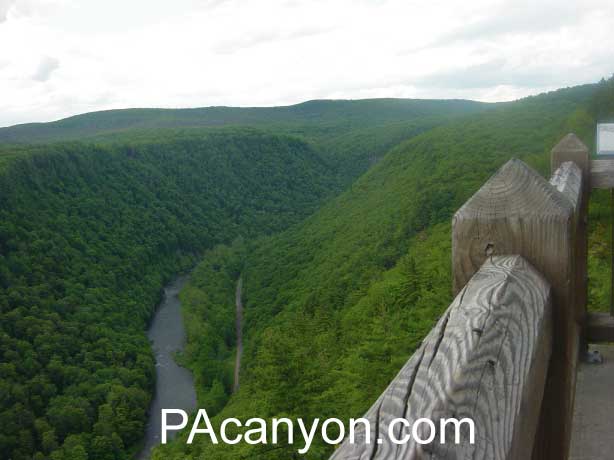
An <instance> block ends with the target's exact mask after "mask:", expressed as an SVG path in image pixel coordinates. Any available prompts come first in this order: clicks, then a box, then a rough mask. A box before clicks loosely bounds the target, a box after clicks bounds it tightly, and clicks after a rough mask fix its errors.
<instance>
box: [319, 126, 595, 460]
mask: <svg viewBox="0 0 614 460" xmlns="http://www.w3.org/2000/svg"><path fill="white" fill-rule="evenodd" d="M589 168H590V164H589V155H588V149H587V148H586V146H584V144H582V142H580V140H579V139H578V138H577V137H575V136H574V135H572V134H570V135H568V136H566V137H565V138H564V139H563V140H562V141H561V142H560V143H559V144H558V145H557V146H556V147H555V148H554V149H553V150H552V169H553V174H552V178H551V179H550V181H547V180H545V179H544V178H543V177H542V176H540V175H539V174H538V173H537V172H535V171H534V170H532V169H531V168H530V167H529V166H527V165H526V164H524V163H523V162H521V161H519V160H510V161H509V162H507V163H506V164H505V165H504V166H503V167H502V168H501V169H500V170H499V171H498V172H497V173H496V174H495V175H493V176H492V177H491V178H490V179H489V180H488V181H487V182H486V184H484V186H483V187H482V188H481V189H480V190H479V191H478V192H477V193H476V194H475V195H474V196H473V197H471V198H470V199H469V200H468V201H467V203H465V204H464V205H463V206H462V207H461V209H459V210H458V212H457V213H456V214H455V216H454V219H453V226H452V266H453V284H454V285H453V289H454V293H455V294H456V298H455V300H454V301H453V303H452V304H451V305H450V307H449V308H448V310H447V311H446V312H445V314H444V315H443V316H442V318H441V319H440V320H439V322H438V323H437V325H436V326H435V328H434V329H433V330H432V331H431V332H430V333H429V334H428V336H427V337H426V338H425V340H424V341H423V343H422V345H421V346H420V348H419V349H418V350H417V351H416V352H415V353H414V355H413V356H412V357H411V358H410V359H409V361H408V362H407V363H406V364H405V366H404V367H403V369H401V371H400V372H399V374H398V375H397V376H396V377H395V379H394V380H393V381H392V382H391V383H390V385H389V386H388V388H387V389H386V390H385V391H384V393H383V394H382V395H381V396H380V397H379V399H378V400H377V401H376V402H375V404H374V405H373V406H372V407H371V409H370V410H369V411H368V412H367V414H366V415H365V416H364V418H366V419H368V420H369V422H370V432H369V433H367V432H366V431H365V429H363V430H362V431H359V430H357V431H356V433H355V439H354V442H353V443H352V442H350V441H349V440H348V439H346V440H345V442H344V443H343V444H342V445H341V446H340V447H339V449H337V450H336V451H335V453H334V454H333V456H332V457H331V460H332V459H334V460H341V459H365V460H366V459H369V460H373V459H386V460H389V459H463V460H465V459H484V460H508V459H517V460H525V459H530V458H533V459H548V460H565V459H567V457H568V451H569V443H570V438H571V422H572V412H573V402H574V394H575V380H576V364H577V362H578V357H579V353H580V350H581V349H582V348H583V347H584V346H585V345H584V343H585V340H584V338H583V337H584V330H585V324H586V292H587V287H586V285H587V271H586V270H587V264H586V257H587V243H586V239H587V230H586V211H587V203H588V195H589V191H590V188H589V173H590V171H589ZM421 418H426V419H429V420H431V421H432V422H433V424H434V426H436V427H438V426H440V420H441V419H450V418H454V419H457V420H460V419H463V418H470V419H472V420H473V421H474V424H475V442H474V443H470V442H469V434H470V433H469V431H468V430H467V425H462V428H463V429H462V430H460V431H459V432H460V435H461V436H460V442H459V443H455V442H454V429H455V428H454V425H452V424H448V425H447V426H446V430H445V433H444V434H446V443H445V444H441V443H440V439H441V435H442V433H441V432H439V431H438V432H437V433H436V436H435V440H434V441H433V442H431V443H429V444H419V443H418V442H416V440H415V439H413V438H412V436H409V438H408V439H409V441H408V442H405V443H402V444H399V443H397V442H396V441H398V440H403V439H405V438H406V436H407V435H410V433H411V429H410V427H411V426H413V425H414V423H415V422H416V421H417V420H418V419H421ZM395 419H396V420H397V421H396V422H395ZM398 419H401V420H405V421H406V422H407V423H398ZM391 425H393V428H394V429H393V430H392V431H389V427H390V426H391ZM357 426H358V427H359V428H360V427H362V425H357ZM425 430H426V431H427V432H425V433H423V431H425ZM447 430H450V431H451V432H450V433H447ZM429 431H430V428H429V426H428V425H425V424H421V425H420V432H419V433H421V435H420V436H419V437H420V438H421V439H425V438H429V434H430V433H429ZM391 433H392V436H391ZM411 434H413V433H411ZM367 437H368V438H369V439H370V442H369V443H367Z"/></svg>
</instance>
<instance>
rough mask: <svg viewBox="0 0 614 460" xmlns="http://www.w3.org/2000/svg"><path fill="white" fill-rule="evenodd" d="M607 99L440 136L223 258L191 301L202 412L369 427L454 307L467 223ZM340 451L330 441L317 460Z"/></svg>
mask: <svg viewBox="0 0 614 460" xmlns="http://www.w3.org/2000/svg"><path fill="white" fill-rule="evenodd" d="M595 91H596V87H595V86H594V85H593V86H591V85H588V86H584V87H577V88H572V89H566V90H560V91H557V92H553V93H549V94H545V95H541V96H538V97H532V98H528V99H525V100H521V101H518V102H515V103H513V104H509V105H506V106H503V107H499V108H497V109H495V110H492V111H489V112H488V113H486V114H478V115H475V116H471V117H465V118H463V119H461V120H457V121H455V122H452V123H450V124H448V125H446V126H442V127H439V128H435V129H433V130H430V131H428V132H426V133H424V134H422V135H419V136H417V137H415V138H413V139H411V140H409V141H407V142H405V143H403V144H402V145H400V146H398V147H396V148H394V149H393V150H392V151H390V152H389V153H388V154H387V155H386V156H385V157H384V158H383V159H382V160H381V161H380V162H379V163H378V164H377V165H375V166H374V167H373V168H372V169H371V170H369V171H368V172H367V173H366V174H365V175H363V176H362V177H360V178H359V179H358V180H357V181H356V182H355V183H353V184H352V186H351V188H350V189H349V190H348V191H347V192H345V193H343V194H342V195H341V196H339V197H338V198H337V199H335V200H333V201H332V202H330V203H328V204H327V205H326V206H325V207H324V208H323V209H321V210H320V211H319V212H317V213H316V214H315V215H313V216H311V217H310V218H308V219H307V220H306V221H305V222H304V223H302V224H301V225H299V226H296V227H293V228H291V229H290V230H288V231H286V232H284V233H282V234H280V235H277V236H273V237H271V238H266V239H264V240H259V241H255V242H244V241H237V242H236V243H235V244H234V245H233V246H232V247H230V248H218V249H216V250H215V251H212V252H210V253H209V255H208V256H207V257H205V260H204V261H203V262H202V263H201V264H200V266H199V267H198V268H197V270H196V271H195V272H194V274H193V277H192V281H191V283H190V285H189V286H188V288H187V289H186V290H185V291H184V292H183V293H182V298H183V301H184V305H185V311H186V315H188V318H189V323H188V324H189V326H188V327H189V330H188V333H189V348H188V353H187V358H186V359H187V362H188V363H189V365H190V366H191V367H192V369H193V370H194V372H195V375H196V378H197V382H198V385H199V399H200V400H199V403H200V407H206V408H207V409H210V410H211V412H212V413H218V415H217V417H216V419H215V423H219V422H220V420H221V419H222V418H226V417H238V418H242V419H246V418H249V417H252V416H258V417H282V416H283V417H290V418H294V419H296V418H299V417H302V418H305V419H308V420H312V419H314V418H316V417H317V418H320V419H321V420H322V419H324V418H327V417H338V418H341V419H342V420H347V419H349V418H350V417H357V416H360V415H361V414H362V413H363V412H364V411H365V410H366V409H367V408H368V407H369V406H370V405H371V404H372V402H373V401H374V400H375V398H376V397H377V396H378V395H379V393H380V392H381V391H382V390H383V388H384V387H385V386H386V385H387V383H388V382H389V380H390V379H391V378H392V377H393V376H394V375H395V374H396V372H397V371H398V369H399V368H400V367H401V365H402V363H403V362H404V361H405V360H406V359H407V358H408V356H409V355H410V354H411V353H412V351H413V350H414V349H415V348H416V347H417V346H418V344H419V343H420V340H421V339H422V337H424V335H425V334H426V332H427V331H428V330H430V328H431V327H432V325H433V324H434V322H435V320H436V319H437V317H438V315H439V314H440V313H441V312H442V311H443V309H444V308H445V307H447V305H448V304H449V301H450V300H451V299H450V291H451V288H450V286H451V284H450V273H449V272H450V268H449V258H450V254H449V251H450V243H449V242H450V233H449V232H450V228H449V221H450V217H451V216H452V214H453V212H454V211H455V210H456V209H457V208H458V207H459V206H460V205H461V204H462V203H463V202H464V201H465V200H466V199H467V198H468V197H469V196H470V195H471V194H472V193H473V192H474V191H475V190H477V189H478V188H479V187H480V186H481V185H482V184H483V182H484V181H485V180H486V179H487V177H488V176H489V175H490V174H492V173H493V172H494V171H495V170H496V169H497V168H498V167H499V166H500V165H502V164H503V163H504V162H506V161H507V160H508V159H509V158H511V157H518V158H522V159H524V160H526V161H528V162H530V163H531V164H533V165H534V166H535V167H537V168H538V169H540V170H541V171H543V172H546V171H547V169H548V152H549V150H550V148H551V147H552V146H553V145H554V144H555V142H556V141H557V140H558V139H559V138H560V137H561V136H562V135H563V134H564V133H566V132H567V131H569V130H574V131H576V132H578V133H579V134H581V135H582V134H583V133H586V132H588V131H589V130H590V126H591V123H593V119H592V118H591V116H590V115H589V113H588V112H587V110H588V106H589V105H590V101H591V98H592V97H593V94H594V93H595ZM239 273H241V274H242V277H243V279H244V289H245V299H244V300H245V310H244V328H245V337H244V359H243V366H244V367H243V369H242V381H241V389H240V390H239V392H238V393H236V394H234V395H232V396H229V394H230V392H229V381H230V380H229V376H228V370H229V366H228V362H229V361H231V359H232V354H233V349H232V346H233V345H232V344H233V333H232V327H231V326H232V321H233V319H234V318H233V314H232V308H233V302H232V300H233V299H232V296H233V292H234V291H233V286H234V282H235V280H236V278H237V276H238V274H239ZM204 337H205V338H204ZM205 437H206V436H205ZM300 447H302V446H285V447H284V446H283V445H282V446H281V447H278V448H276V449H273V448H272V447H267V446H250V445H247V444H245V443H241V444H238V445H234V446H229V445H221V444H220V445H212V444H209V443H207V442H204V441H202V440H201V441H200V442H198V443H195V444H193V445H191V446H186V445H185V444H184V443H182V442H177V443H174V444H173V445H171V446H167V447H163V448H160V449H159V450H158V452H157V453H156V457H155V458H156V459H163V458H174V459H180V458H200V456H201V455H202V456H203V457H204V458H216V459H235V458H248V457H250V456H253V455H256V454H257V455H258V458H263V459H287V458H295V457H293V455H294V456H296V450H297V449H298V448H300ZM330 450H331V448H330V447H329V446H325V445H324V444H323V443H322V441H321V440H319V441H318V442H317V443H316V445H315V446H314V447H312V449H311V450H310V451H309V453H308V454H307V455H306V456H305V458H309V459H322V458H326V456H327V455H328V454H329V453H330ZM297 458H298V457H297Z"/></svg>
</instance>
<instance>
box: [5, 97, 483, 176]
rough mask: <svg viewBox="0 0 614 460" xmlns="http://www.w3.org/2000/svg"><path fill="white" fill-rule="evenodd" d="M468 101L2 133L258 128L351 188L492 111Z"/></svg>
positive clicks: (112, 121) (94, 120)
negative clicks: (323, 163) (397, 157)
mask: <svg viewBox="0 0 614 460" xmlns="http://www.w3.org/2000/svg"><path fill="white" fill-rule="evenodd" d="M493 107H494V105H493V104H484V103H479V102H473V101H463V100H450V101H444V100H417V99H416V100H414V99H366V100H356V101H351V100H339V101H328V100H321V101H309V102H304V103H302V104H297V105H292V106H286V107H270V108H269V107H260V108H259V107H254V108H239V107H207V108H199V109H126V110H109V111H103V112H93V113H87V114H83V115H77V116H74V117H70V118H66V119H63V120H59V121H55V122H51V123H30V124H24V125H17V126H12V127H8V128H0V150H1V146H2V145H3V144H4V145H11V144H12V145H15V144H21V143H39V142H57V141H66V140H83V139H90V140H95V141H96V142H122V143H123V142H131V141H134V140H135V139H146V140H151V139H152V138H158V139H161V138H164V137H166V136H168V135H169V133H170V134H171V135H172V133H173V132H176V131H177V130H183V131H188V132H189V131H193V130H202V129H206V130H209V131H210V130H215V129H219V128H220V127H224V126H251V127H257V128H258V129H267V130H269V131H270V132H272V133H275V134H280V133H285V134H290V135H294V136H298V137H301V138H303V139H305V140H306V141H308V142H310V143H312V144H313V145H314V146H315V148H316V149H317V150H318V151H319V152H320V154H321V155H322V157H323V158H325V159H327V160H328V162H329V165H330V167H331V168H332V169H334V170H335V171H336V172H337V175H338V179H339V182H340V183H341V184H342V185H347V184H349V183H350V182H351V180H352V179H353V178H355V177H357V176H358V175H359V174H361V173H363V172H364V171H366V169H367V168H368V167H369V166H370V165H371V164H373V163H374V162H375V161H377V159H378V158H379V157H380V156H381V155H383V154H384V152H386V151H387V150H388V149H390V148H391V147H392V146H394V145H396V144H398V143H399V142H401V141H402V140H404V139H408V138H410V137H412V136H414V135H416V134H419V133H420V132H424V131H426V130H428V129H431V128H433V127H435V126H438V125H441V124H442V123H445V122H447V121H449V120H451V119H454V118H455V117H458V116H462V115H466V114H471V113H477V112H481V111H484V110H489V109H491V108H493Z"/></svg>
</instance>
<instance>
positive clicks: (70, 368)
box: [0, 130, 332, 460]
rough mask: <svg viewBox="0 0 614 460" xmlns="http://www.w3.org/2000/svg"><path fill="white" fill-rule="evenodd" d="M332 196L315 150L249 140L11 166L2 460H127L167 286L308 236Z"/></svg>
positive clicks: (6, 176)
mask: <svg viewBox="0 0 614 460" xmlns="http://www.w3.org/2000/svg"><path fill="white" fill-rule="evenodd" d="M331 183H332V179H331V176H330V174H329V171H328V168H327V167H326V165H325V163H323V162H322V159H321V157H320V156H319V155H318V154H317V153H316V152H315V151H314V150H313V148H312V147H311V146H309V145H308V144H306V143H304V142H303V141H301V140H299V139H296V138H293V137H289V136H274V135H270V134H265V133H261V132H257V131H254V130H226V131H224V132H217V133H215V134H210V135H206V136H203V135H194V136H178V137H174V138H169V139H167V140H165V141H164V142H157V141H153V142H141V143H132V144H126V145H121V146H106V147H102V146H96V145H88V144H79V143H73V144H57V145H53V146H41V147H36V148H34V147H31V148H28V149H24V150H23V151H22V152H21V154H20V155H18V156H17V157H16V158H14V159H13V160H12V161H10V162H8V163H7V164H5V165H4V169H3V170H2V171H1V172H0V196H1V197H2V199H1V200H0V356H1V359H0V458H1V459H3V460H4V459H12V460H23V459H31V458H51V459H53V460H61V459H76V458H79V459H81V458H90V459H126V458H128V457H129V455H128V453H129V452H130V451H131V450H132V449H133V448H134V447H135V446H136V445H137V444H138V442H139V441H140V440H141V438H142V435H143V432H144V423H145V416H146V410H147V408H148V405H149V400H150V397H151V391H152V389H153V378H154V375H153V357H152V354H151V350H150V346H149V343H148V341H147V338H146V335H145V326H146V324H147V321H148V320H149V318H150V316H151V314H152V310H153V307H154V306H155V304H156V303H157V301H158V299H159V295H160V289H161V287H162V285H163V283H164V282H165V281H167V280H168V279H169V277H171V276H174V275H175V274H176V273H177V272H180V271H181V270H185V269H186V268H188V267H190V266H192V265H193V263H194V262H195V260H196V257H197V255H198V254H199V253H202V252H203V251H204V250H206V249H207V248H211V247H212V246H214V245H215V244H219V243H222V242H228V241H230V240H231V239H233V238H235V237H237V236H239V235H243V236H245V237H246V238H251V237H255V236H257V235H262V234H266V233H271V232H276V231H279V230H280V229H282V228H284V227H287V226H288V225H290V224H292V223H294V222H298V221H299V220H300V219H302V218H303V217H304V216H305V215H306V214H308V213H310V212H312V211H313V210H314V209H315V208H316V207H317V206H319V204H320V203H321V201H322V200H323V199H324V198H325V197H326V196H327V195H328V194H329V193H330V191H331Z"/></svg>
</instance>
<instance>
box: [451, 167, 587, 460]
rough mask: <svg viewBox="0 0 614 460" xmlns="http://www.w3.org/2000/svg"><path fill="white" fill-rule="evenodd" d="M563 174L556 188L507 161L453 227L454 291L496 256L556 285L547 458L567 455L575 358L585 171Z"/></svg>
mask: <svg viewBox="0 0 614 460" xmlns="http://www.w3.org/2000/svg"><path fill="white" fill-rule="evenodd" d="M559 176H560V178H559V179H557V181H559V182H561V183H559V184H558V185H556V184H555V185H553V184H551V183H549V182H548V181H546V180H545V179H544V178H543V177H542V176H540V175H539V174H538V173H537V172H535V171H534V170H533V169H531V168H529V167H528V166H527V165H526V164H524V163H523V162H521V161H519V160H510V161H509V162H507V163H506V164H505V165H504V166H503V167H502V168H501V169H500V170H499V171H498V172H497V173H496V174H495V175H494V176H493V177H491V178H490V179H489V180H488V182H486V184H485V185H484V186H483V187H482V188H481V189H480V190H479V191H478V192H477V193H476V194H475V195H474V196H473V197H472V198H471V199H469V201H467V203H465V205H464V206H463V207H462V208H461V209H459V211H458V212H457V213H456V214H455V216H454V219H453V226H452V266H453V282H454V292H455V293H458V292H459V291H460V289H462V287H463V286H464V285H465V284H466V283H467V282H468V281H469V279H470V278H471V276H473V274H474V273H475V272H476V271H477V270H478V268H479V267H480V266H481V264H482V263H483V262H484V260H486V258H487V257H489V256H491V255H508V254H519V255H521V256H523V257H525V258H526V259H527V260H528V261H529V262H530V263H531V264H532V265H533V266H534V267H536V268H537V270H539V271H540V272H541V273H542V274H543V275H544V276H545V277H546V279H547V280H548V281H549V282H550V284H551V286H552V289H553V325H554V328H553V351H552V358H551V361H550V367H549V373H548V380H547V384H546V390H545V394H544V400H543V404H542V413H541V417H542V418H541V422H540V424H539V431H538V434H537V438H536V441H535V451H534V455H533V458H535V459H548V460H565V459H566V458H567V456H568V451H569V442H570V439H571V420H572V415H573V397H574V392H575V375H576V361H577V354H578V353H577V350H578V338H577V335H578V334H577V322H576V301H575V296H574V289H575V284H576V279H577V276H576V272H575V259H576V254H577V251H576V243H575V238H576V228H575V227H576V216H577V209H576V206H577V203H578V202H579V201H580V197H579V194H580V190H581V189H582V186H583V184H582V172H581V170H580V169H579V168H578V167H577V166H575V165H574V164H572V163H565V172H564V173H561V174H559ZM557 177H558V176H557ZM574 187H575V188H574ZM574 190H576V191H575V192H574ZM574 193H575V194H576V196H575V197H574Z"/></svg>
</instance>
